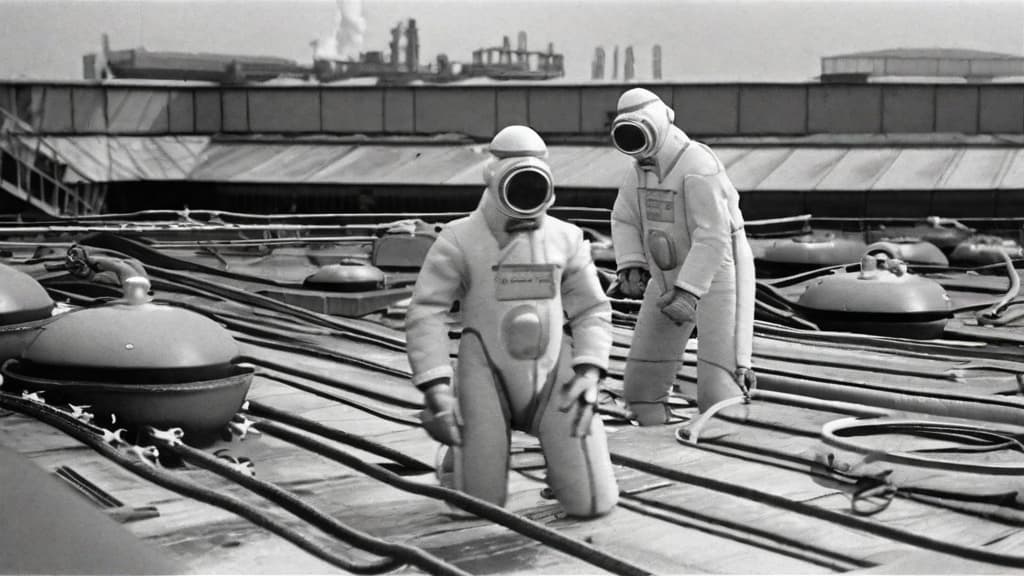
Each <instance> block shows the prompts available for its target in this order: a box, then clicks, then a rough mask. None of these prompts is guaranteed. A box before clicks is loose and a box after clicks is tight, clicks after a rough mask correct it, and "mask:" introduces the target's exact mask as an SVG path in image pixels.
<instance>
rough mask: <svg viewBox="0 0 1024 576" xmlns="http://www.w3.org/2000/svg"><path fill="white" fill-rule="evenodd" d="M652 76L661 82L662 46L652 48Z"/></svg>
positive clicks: (657, 45) (656, 45)
mask: <svg viewBox="0 0 1024 576" xmlns="http://www.w3.org/2000/svg"><path fill="white" fill-rule="evenodd" d="M651 75H652V77H653V78H654V79H655V80H661V44H655V45H654V48H651Z"/></svg>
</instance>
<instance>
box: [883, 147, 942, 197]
mask: <svg viewBox="0 0 1024 576" xmlns="http://www.w3.org/2000/svg"><path fill="white" fill-rule="evenodd" d="M958 153H960V149H958V148H907V149H904V150H901V151H900V154H899V156H897V157H896V160H895V161H894V162H893V163H892V165H891V166H890V167H889V169H888V170H886V171H885V173H884V174H882V177H881V178H879V179H878V181H877V182H875V185H874V186H872V188H873V189H876V190H932V189H934V188H935V187H936V186H937V185H938V183H939V182H940V180H941V178H942V177H943V175H944V174H945V173H946V171H947V170H949V168H950V165H951V163H952V162H953V160H954V159H955V158H956V155H957V154H958Z"/></svg>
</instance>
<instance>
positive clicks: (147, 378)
mask: <svg viewBox="0 0 1024 576" xmlns="http://www.w3.org/2000/svg"><path fill="white" fill-rule="evenodd" d="M129 280H130V281H131V282H130V283H129V284H131V286H126V293H127V294H128V297H126V299H125V300H122V301H118V302H116V303H111V304H108V305H105V306H100V307H96V308H88V309H83V310H77V311H74V312H69V313H66V314H63V315H61V316H58V317H56V318H54V319H53V320H52V321H51V322H49V323H47V324H46V325H44V326H43V327H42V328H41V329H40V330H39V335H38V336H37V337H36V338H35V340H34V341H32V343H31V344H29V345H28V346H27V347H26V348H25V350H24V351H23V352H22V354H21V357H20V358H19V359H17V360H10V361H8V362H7V363H6V364H4V366H3V374H4V376H5V382H4V385H5V387H16V388H21V389H28V390H43V391H46V392H47V395H46V398H47V400H49V401H54V400H55V399H59V400H62V401H67V402H74V403H76V404H88V405H90V406H91V407H92V411H93V412H94V413H95V414H96V416H97V418H98V420H99V421H102V420H103V419H104V418H106V419H110V415H111V414H115V415H116V424H117V425H118V426H122V425H127V426H132V425H144V424H148V425H153V426H157V427H169V426H180V427H182V428H184V429H185V430H186V431H192V432H203V433H208V432H214V431H217V430H219V429H220V428H222V427H223V426H224V425H225V424H226V423H227V421H228V420H230V419H231V417H232V416H233V415H234V414H235V412H237V411H238V409H239V408H240V407H241V404H242V401H243V400H244V398H245V394H246V392H247V391H248V388H249V384H250V382H251V379H252V370H251V369H246V368H241V367H238V366H235V365H234V364H233V363H232V361H233V360H235V358H236V357H237V356H238V354H239V351H238V346H237V344H236V343H235V341H234V339H233V338H232V337H231V335H230V334H228V333H227V331H226V330H225V329H224V328H222V327H221V326H220V325H219V324H217V323H216V322H214V321H213V320H211V319H209V318H207V317H205V316H202V315H200V314H196V313H194V312H190V311H188V310H184V309H180V308H173V307H170V306H162V305H157V304H152V303H150V302H147V301H145V300H146V298H145V297H144V295H145V293H146V290H147V289H148V286H149V284H148V281H147V280H146V279H144V278H138V277H136V278H130V279H129Z"/></svg>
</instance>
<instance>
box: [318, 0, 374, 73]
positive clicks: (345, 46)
mask: <svg viewBox="0 0 1024 576" xmlns="http://www.w3.org/2000/svg"><path fill="white" fill-rule="evenodd" d="M365 31H366V19H365V18H363V1H362V0H337V7H336V9H335V11H334V31H333V32H332V33H331V35H330V36H327V37H324V38H320V39H319V40H317V42H316V44H315V46H316V51H315V52H314V54H313V57H314V58H320V59H328V60H357V59H358V58H359V56H360V51H361V50H362V49H363V33H364V32H365Z"/></svg>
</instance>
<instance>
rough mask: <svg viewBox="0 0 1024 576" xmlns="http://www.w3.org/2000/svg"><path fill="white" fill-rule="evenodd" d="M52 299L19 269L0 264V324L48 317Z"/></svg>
mask: <svg viewBox="0 0 1024 576" xmlns="http://www.w3.org/2000/svg"><path fill="white" fill-rule="evenodd" d="M52 312H53V300H52V299H50V295H49V294H47V293H46V290H44V289H43V287H42V286H40V285H39V283H38V282H36V280H35V279H34V278H32V277H31V276H29V275H28V274H25V273H24V272H22V271H21V270H17V269H15V268H11V267H10V266H7V265H5V264H0V326H5V325H8V324H20V323H23V322H32V321H34V320H42V319H44V318H49V317H50V315H51V314H52Z"/></svg>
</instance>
